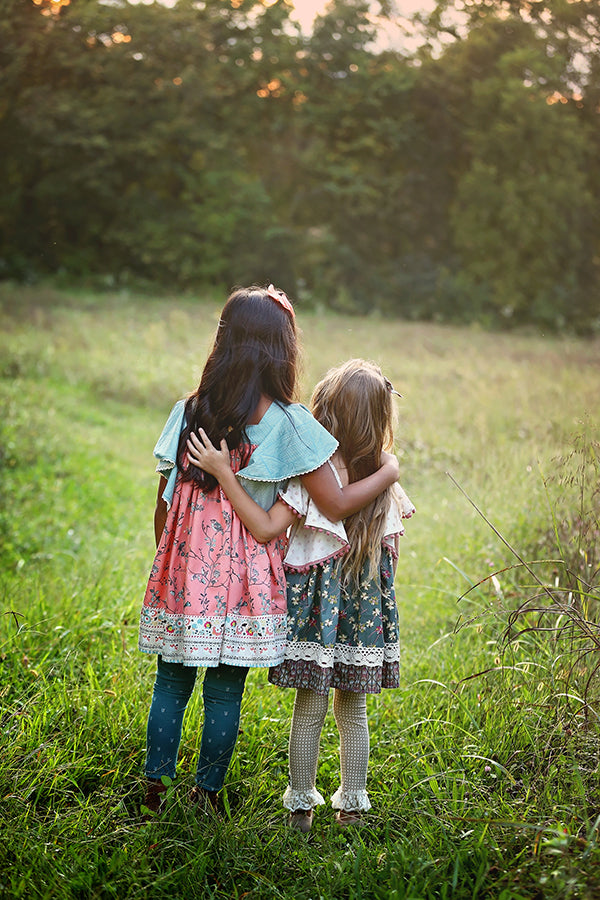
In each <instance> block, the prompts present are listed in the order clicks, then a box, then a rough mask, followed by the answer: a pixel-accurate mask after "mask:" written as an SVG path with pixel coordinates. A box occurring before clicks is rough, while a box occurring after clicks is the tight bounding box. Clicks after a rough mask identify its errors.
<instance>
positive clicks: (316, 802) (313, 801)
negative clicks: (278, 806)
mask: <svg viewBox="0 0 600 900" xmlns="http://www.w3.org/2000/svg"><path fill="white" fill-rule="evenodd" d="M322 803H325V800H324V799H323V797H322V796H321V794H320V793H319V792H318V790H317V789H316V788H311V789H310V790H309V791H293V790H292V789H291V787H290V786H289V785H288V787H287V788H286V791H285V794H284V795H283V805H284V806H285V808H286V809H291V810H292V812H293V811H294V810H296V809H313V807H315V806H321V804H322Z"/></svg>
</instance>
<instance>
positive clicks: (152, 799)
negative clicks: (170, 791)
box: [142, 778, 167, 822]
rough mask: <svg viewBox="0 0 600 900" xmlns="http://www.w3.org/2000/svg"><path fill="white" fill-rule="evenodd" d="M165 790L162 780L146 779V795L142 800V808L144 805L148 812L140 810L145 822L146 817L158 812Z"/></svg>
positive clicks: (148, 817)
mask: <svg viewBox="0 0 600 900" xmlns="http://www.w3.org/2000/svg"><path fill="white" fill-rule="evenodd" d="M166 792H167V785H166V784H163V783H162V781H156V780H154V779H152V778H149V779H148V787H147V789H146V796H145V797H144V799H143V801H142V808H144V807H145V809H147V810H148V812H145V811H144V809H143V810H142V819H143V820H144V821H145V822H146V821H148V819H151V818H152V815H154V814H155V813H159V812H160V810H161V808H162V805H163V803H164V800H165V797H164V795H165V794H166Z"/></svg>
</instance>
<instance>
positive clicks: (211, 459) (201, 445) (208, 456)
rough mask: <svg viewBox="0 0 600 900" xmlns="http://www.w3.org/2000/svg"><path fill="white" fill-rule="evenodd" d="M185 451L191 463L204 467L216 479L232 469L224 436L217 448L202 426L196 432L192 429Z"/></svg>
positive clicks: (200, 467)
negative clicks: (218, 448) (219, 446)
mask: <svg viewBox="0 0 600 900" xmlns="http://www.w3.org/2000/svg"><path fill="white" fill-rule="evenodd" d="M187 452H188V457H189V460H190V462H191V463H192V465H194V466H198V468H199V469H204V471H205V472H208V474H209V475H214V476H215V478H216V479H217V480H219V476H222V475H224V474H227V473H229V472H231V471H232V470H231V461H230V457H229V448H228V446H227V441H226V440H225V438H223V440H222V441H221V449H220V450H217V448H216V447H215V446H214V445H213V444H212V442H211V440H210V438H209V437H208V435H207V434H206V432H205V431H204V429H203V428H199V429H198V434H195V432H193V431H192V433H191V434H190V436H189V438H188V441H187Z"/></svg>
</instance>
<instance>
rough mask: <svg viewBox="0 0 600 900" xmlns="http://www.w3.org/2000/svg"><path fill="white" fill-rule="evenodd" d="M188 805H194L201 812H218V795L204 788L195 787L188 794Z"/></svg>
mask: <svg viewBox="0 0 600 900" xmlns="http://www.w3.org/2000/svg"><path fill="white" fill-rule="evenodd" d="M189 801H190V803H194V804H196V805H197V806H198V808H199V809H201V810H203V812H210V811H212V812H215V813H217V812H219V807H220V804H219V794H218V792H217V791H208V790H207V789H206V788H203V787H200V786H199V785H196V786H195V787H193V788H192V790H191V791H190V794H189Z"/></svg>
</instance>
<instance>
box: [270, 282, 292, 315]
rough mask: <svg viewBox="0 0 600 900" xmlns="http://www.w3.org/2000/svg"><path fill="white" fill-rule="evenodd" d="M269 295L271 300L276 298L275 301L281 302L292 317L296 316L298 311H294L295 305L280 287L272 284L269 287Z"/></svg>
mask: <svg viewBox="0 0 600 900" xmlns="http://www.w3.org/2000/svg"><path fill="white" fill-rule="evenodd" d="M267 297H270V298H271V300H274V301H275V303H279V305H280V306H283V308H284V309H285V310H286V311H287V312H289V314H290V316H291V317H292V319H295V318H296V313H295V312H294V307H293V306H292V304H291V303H290V301H289V300H288V298H287V295H286V294H284V292H283V291H280V290H279V288H276V287H274V286H273V285H272V284H270V285H269V287H268V288H267Z"/></svg>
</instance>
